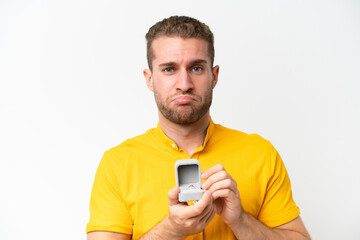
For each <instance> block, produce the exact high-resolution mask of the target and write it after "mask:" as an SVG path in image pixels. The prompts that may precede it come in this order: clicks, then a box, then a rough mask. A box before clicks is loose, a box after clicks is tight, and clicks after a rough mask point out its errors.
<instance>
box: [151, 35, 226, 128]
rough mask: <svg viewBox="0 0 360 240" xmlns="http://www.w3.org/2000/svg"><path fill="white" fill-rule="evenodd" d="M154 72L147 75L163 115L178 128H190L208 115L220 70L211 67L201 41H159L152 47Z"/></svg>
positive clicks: (191, 39)
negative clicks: (182, 126)
mask: <svg viewBox="0 0 360 240" xmlns="http://www.w3.org/2000/svg"><path fill="white" fill-rule="evenodd" d="M152 51H153V53H154V59H153V61H152V66H153V69H152V72H150V71H149V70H145V71H144V75H145V78H146V82H147V85H148V87H149V89H150V90H152V91H153V92H154V96H155V101H156V104H157V106H158V109H159V111H160V113H161V114H162V115H163V116H164V117H165V118H167V119H168V120H170V121H172V122H174V123H177V124H191V123H194V122H196V121H198V120H199V119H201V118H202V117H203V116H204V115H205V114H206V113H208V111H209V108H210V105H211V101H212V90H213V88H214V87H215V85H216V82H217V76H218V70H219V67H218V66H215V67H213V68H212V67H211V66H210V58H209V55H208V43H207V42H206V41H204V40H201V39H196V38H187V39H183V38H180V37H159V38H157V39H155V40H154V41H153V43H152Z"/></svg>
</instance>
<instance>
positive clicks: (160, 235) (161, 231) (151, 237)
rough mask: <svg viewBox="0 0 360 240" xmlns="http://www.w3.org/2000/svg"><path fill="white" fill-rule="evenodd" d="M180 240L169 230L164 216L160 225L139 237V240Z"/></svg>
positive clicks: (180, 238) (166, 218) (180, 239)
mask: <svg viewBox="0 0 360 240" xmlns="http://www.w3.org/2000/svg"><path fill="white" fill-rule="evenodd" d="M155 239H156V240H168V239H174V240H182V239H183V237H180V236H177V235H176V234H174V232H173V231H172V229H171V226H170V224H169V219H168V216H166V217H165V218H164V219H163V220H162V221H161V222H160V223H158V224H157V225H156V226H155V227H154V228H152V229H151V230H150V231H148V232H147V233H146V234H144V235H143V236H141V237H140V239H139V240H155Z"/></svg>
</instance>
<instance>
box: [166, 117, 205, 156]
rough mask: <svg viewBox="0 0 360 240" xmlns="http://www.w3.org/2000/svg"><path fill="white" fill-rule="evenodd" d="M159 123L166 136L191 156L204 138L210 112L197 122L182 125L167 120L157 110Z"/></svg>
mask: <svg viewBox="0 0 360 240" xmlns="http://www.w3.org/2000/svg"><path fill="white" fill-rule="evenodd" d="M159 123H160V126H161V129H162V130H163V132H164V133H165V134H166V136H168V137H169V138H170V139H171V140H173V141H174V142H175V143H176V145H177V146H178V147H179V148H181V149H184V150H185V151H186V152H187V154H188V155H189V156H191V155H192V153H193V152H195V150H196V149H198V148H199V147H200V146H201V145H202V144H203V142H204V140H205V136H206V130H207V127H208V126H209V123H210V114H209V112H207V113H206V114H205V115H204V116H203V117H202V118H201V119H199V120H198V121H197V122H195V123H192V124H187V125H182V124H177V123H173V122H171V121H169V120H168V119H166V118H165V117H164V116H163V115H162V114H161V113H160V112H159Z"/></svg>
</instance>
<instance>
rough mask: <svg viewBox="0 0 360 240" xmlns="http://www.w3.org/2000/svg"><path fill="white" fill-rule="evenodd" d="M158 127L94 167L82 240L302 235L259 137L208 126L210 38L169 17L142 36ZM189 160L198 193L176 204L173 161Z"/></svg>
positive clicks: (286, 187)
mask: <svg viewBox="0 0 360 240" xmlns="http://www.w3.org/2000/svg"><path fill="white" fill-rule="evenodd" d="M146 39H147V57H148V64H149V70H147V69H146V70H144V76H145V80H146V84H147V86H148V88H149V89H150V90H151V91H153V92H154V96H155V101H156V104H157V107H158V112H159V124H158V126H157V128H154V129H150V130H149V131H147V132H146V133H145V134H143V135H140V136H138V137H135V138H132V139H129V140H127V141H125V142H124V143H122V144H121V145H119V146H117V147H115V148H113V149H111V150H109V151H107V152H106V153H105V154H104V157H103V159H102V161H101V163H100V165H99V168H98V170H97V173H96V177H95V181H94V186H93V190H92V195H91V201H90V211H91V216H90V221H89V224H88V226H87V232H88V239H89V240H93V239H102V240H106V239H131V238H132V239H143V240H146V239H310V237H309V234H308V233H307V231H306V229H305V227H304V225H303V223H302V221H301V219H300V217H299V209H298V207H297V206H296V204H295V203H294V201H293V199H292V194H291V187H290V181H289V178H288V175H287V172H286V169H285V167H284V165H283V162H282V160H281V158H280V156H279V154H278V153H277V151H276V150H275V149H274V148H273V147H272V145H271V144H270V143H269V142H268V141H266V140H264V139H262V138H261V137H260V136H258V135H255V134H252V135H247V134H245V133H242V132H239V131H235V130H231V129H228V128H225V127H222V126H221V125H218V124H214V123H213V121H212V120H211V118H210V114H209V108H210V105H211V101H212V91H213V88H214V87H215V86H216V84H217V81H218V74H219V66H213V61H214V47H213V42H214V39H213V34H212V32H211V31H210V29H209V28H208V26H206V25H205V24H203V23H201V22H199V21H198V20H196V19H193V18H189V17H177V16H175V17H170V18H168V19H164V20H163V21H161V22H158V23H156V24H155V25H154V26H152V27H151V28H150V29H149V32H148V33H147V35H146ZM188 158H196V159H198V160H199V162H200V164H201V167H202V169H203V170H205V171H204V172H203V173H202V175H201V176H202V178H203V179H204V182H203V184H202V189H204V190H205V193H204V195H203V196H202V198H201V199H200V200H199V201H198V202H197V203H196V204H194V205H191V206H188V205H187V204H185V203H180V202H179V201H178V194H179V192H180V189H179V188H178V187H174V186H175V173H174V163H175V161H176V160H179V159H188Z"/></svg>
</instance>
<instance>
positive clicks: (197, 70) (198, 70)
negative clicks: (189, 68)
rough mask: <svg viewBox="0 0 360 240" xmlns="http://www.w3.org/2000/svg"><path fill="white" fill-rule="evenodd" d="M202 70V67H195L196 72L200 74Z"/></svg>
mask: <svg viewBox="0 0 360 240" xmlns="http://www.w3.org/2000/svg"><path fill="white" fill-rule="evenodd" d="M201 70H202V68H201V67H193V71H194V72H200V71H201Z"/></svg>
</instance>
